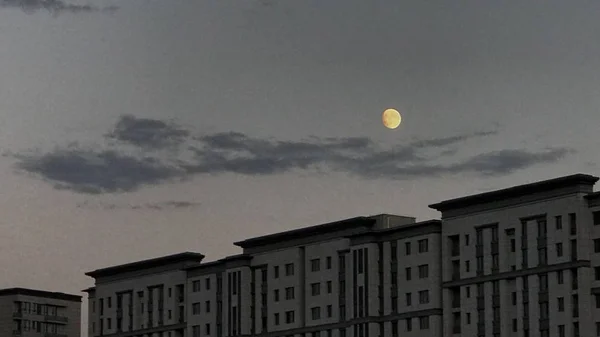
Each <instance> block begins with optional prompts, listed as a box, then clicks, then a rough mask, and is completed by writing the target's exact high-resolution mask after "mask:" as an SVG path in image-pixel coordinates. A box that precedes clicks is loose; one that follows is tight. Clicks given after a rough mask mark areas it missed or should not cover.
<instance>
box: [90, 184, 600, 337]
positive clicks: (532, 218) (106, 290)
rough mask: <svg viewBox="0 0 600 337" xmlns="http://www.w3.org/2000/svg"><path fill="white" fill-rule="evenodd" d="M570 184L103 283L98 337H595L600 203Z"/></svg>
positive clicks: (117, 271) (168, 262) (113, 276)
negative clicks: (424, 217)
mask: <svg viewBox="0 0 600 337" xmlns="http://www.w3.org/2000/svg"><path fill="white" fill-rule="evenodd" d="M597 181H598V178H597V177H593V176H589V175H582V174H578V175H572V176H567V177H562V178H558V179H553V180H547V181H542V182H538V183H534V184H528V185H521V186H517V187H512V188H508V189H504V190H499V191H494V192H488V193H483V194H478V195H473V196H469V197H464V198H459V199H453V200H447V201H443V202H440V203H437V204H434V205H431V206H430V207H432V208H433V209H436V210H438V211H440V212H441V213H442V220H441V221H440V220H430V221H424V222H416V220H415V218H411V217H404V216H397V215H388V214H382V215H377V216H368V217H357V218H351V219H346V220H341V221H336V222H332V223H327V224H322V225H317V226H313V227H307V228H302V229H298V230H292V231H287V232H283V233H276V234H272V235H267V236H262V237H257V238H252V239H248V240H245V241H241V242H236V243H235V245H236V246H239V247H241V248H242V250H243V252H242V254H239V255H235V256H229V257H226V258H224V259H221V260H217V261H213V262H208V263H203V262H202V259H203V258H204V256H203V255H201V254H198V253H182V254H177V255H171V256H166V257H162V258H158V259H153V260H146V261H140V262H135V263H131V264H127V265H122V266H116V267H110V268H105V269H100V270H96V271H93V272H90V273H88V274H87V275H89V276H91V277H93V278H94V279H95V286H94V287H93V288H90V289H88V290H86V291H87V292H88V296H89V299H90V301H89V306H90V308H89V315H90V319H89V321H90V324H89V336H114V337H125V336H131V337H137V336H139V337H184V336H185V337H200V336H202V337H212V336H214V337H229V336H248V337H250V336H252V337H254V336H256V337H258V336H264V337H287V336H294V337H331V336H333V337H384V336H385V337H388V336H390V337H397V336H407V337H429V336H434V337H435V336H438V337H441V336H444V337H446V336H473V337H508V336H511V337H512V336H518V337H579V336H585V337H592V336H600V193H598V192H593V185H594V184H595V183H596V182H597Z"/></svg>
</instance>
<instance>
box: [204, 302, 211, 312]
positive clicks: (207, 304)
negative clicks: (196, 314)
mask: <svg viewBox="0 0 600 337" xmlns="http://www.w3.org/2000/svg"><path fill="white" fill-rule="evenodd" d="M204 306H205V309H206V310H205V311H206V312H210V301H206V302H204Z"/></svg>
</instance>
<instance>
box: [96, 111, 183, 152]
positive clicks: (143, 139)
mask: <svg viewBox="0 0 600 337" xmlns="http://www.w3.org/2000/svg"><path fill="white" fill-rule="evenodd" d="M188 135H189V132H188V131H187V130H183V129H181V128H179V127H177V126H176V125H174V124H172V123H167V122H164V121H161V120H156V119H149V118H136V117H135V116H130V115H125V116H122V117H121V118H120V119H119V121H118V122H117V124H116V125H115V128H114V130H113V131H112V132H111V133H109V134H108V135H107V136H108V137H109V138H113V139H116V140H119V141H122V142H126V143H130V144H132V145H135V146H139V147H141V148H149V149H158V148H164V147H169V146H174V145H179V144H181V143H183V142H184V141H185V140H186V138H187V137H188Z"/></svg>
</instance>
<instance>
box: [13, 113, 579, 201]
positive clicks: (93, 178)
mask: <svg viewBox="0 0 600 337" xmlns="http://www.w3.org/2000/svg"><path fill="white" fill-rule="evenodd" d="M495 134H496V132H495V131H486V132H475V133H471V134H464V135H456V136H451V137H440V138H430V139H420V140H415V141H412V142H408V143H406V144H403V145H397V146H395V147H392V148H381V147H380V146H378V144H375V143H374V142H373V141H372V140H371V139H369V138H367V137H349V138H317V137H312V138H309V139H307V140H302V141H283V140H275V139H263V138H257V137H251V136H248V135H246V134H243V133H240V132H221V133H214V134H205V135H201V136H194V137H192V136H190V135H191V132H190V131H188V130H186V129H184V128H182V127H179V126H176V125H175V124H173V123H167V122H164V121H160V120H154V119H142V118H136V117H134V116H123V117H122V118H121V119H119V120H118V121H117V123H116V125H115V127H114V130H113V131H112V132H111V133H109V134H108V135H107V136H108V137H110V138H112V139H115V140H117V141H119V142H121V143H126V144H129V145H133V146H134V148H137V149H138V150H140V153H142V154H143V155H138V156H135V155H132V154H126V153H125V152H123V151H122V150H119V148H118V146H117V147H115V148H114V149H111V150H103V151H100V150H92V149H83V148H81V147H78V146H71V147H67V148H66V149H55V150H54V151H49V152H46V153H29V154H18V155H15V156H14V157H16V158H17V160H18V162H17V163H16V167H17V168H18V169H19V170H20V171H24V172H28V173H31V174H34V175H36V176H38V177H41V178H43V179H45V180H46V181H48V182H50V183H52V184H53V185H54V186H55V187H57V188H62V189H69V190H72V191H75V192H78V193H84V194H100V193H122V192H132V191H136V190H138V189H140V188H142V187H144V186H154V185H160V184H164V183H168V182H172V181H181V180H183V179H188V178H191V177H195V176H202V175H207V174H211V175H215V174H225V173H230V174H240V175H250V176H252V175H254V176H265V175H273V174H281V173H286V172H295V171H302V170H313V171H318V172H338V173H346V174H350V175H354V176H357V177H358V178H362V179H388V180H402V179H414V178H425V177H426V178H429V177H442V176H450V175H460V174H471V175H479V176H502V175H508V174H511V173H513V172H515V171H517V170H523V169H526V168H529V167H532V166H534V165H537V164H549V163H554V162H557V161H559V160H561V159H562V158H564V157H565V156H567V155H568V154H570V153H572V152H573V150H570V149H566V148H548V149H545V150H542V151H528V150H524V149H505V150H500V151H494V152H487V153H480V154H477V155H474V156H471V157H467V158H459V157H458V156H457V153H458V152H459V151H458V149H460V146H459V145H462V144H463V143H465V142H468V141H472V140H475V139H481V138H483V137H489V136H493V135H495ZM117 145H118V144H117ZM166 147H168V148H169V149H171V150H173V149H174V150H177V151H169V154H172V153H176V154H177V155H178V156H179V157H176V158H175V159H173V158H172V157H171V159H169V160H167V159H164V158H161V156H162V155H165V153H164V152H162V151H158V150H162V149H164V148H166ZM152 150H156V151H152ZM184 155H187V157H185V158H184V157H183V156H184ZM442 159H444V162H446V163H447V162H450V164H441V160H442ZM188 206H189V205H187V204H185V203H182V204H178V203H175V202H173V203H172V204H170V207H174V208H177V207H188ZM139 207H142V206H139ZM144 207H146V208H152V207H156V208H157V209H158V208H160V207H167V204H163V205H161V206H158V205H156V206H152V205H145V206H144Z"/></svg>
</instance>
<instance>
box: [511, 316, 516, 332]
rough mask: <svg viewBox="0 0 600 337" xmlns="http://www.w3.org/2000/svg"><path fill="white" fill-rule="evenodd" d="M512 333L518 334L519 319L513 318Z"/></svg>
mask: <svg viewBox="0 0 600 337" xmlns="http://www.w3.org/2000/svg"><path fill="white" fill-rule="evenodd" d="M512 331H513V332H517V319H516V318H513V320H512Z"/></svg>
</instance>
